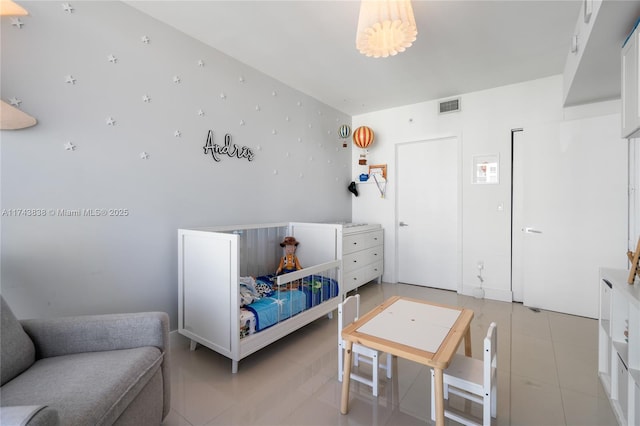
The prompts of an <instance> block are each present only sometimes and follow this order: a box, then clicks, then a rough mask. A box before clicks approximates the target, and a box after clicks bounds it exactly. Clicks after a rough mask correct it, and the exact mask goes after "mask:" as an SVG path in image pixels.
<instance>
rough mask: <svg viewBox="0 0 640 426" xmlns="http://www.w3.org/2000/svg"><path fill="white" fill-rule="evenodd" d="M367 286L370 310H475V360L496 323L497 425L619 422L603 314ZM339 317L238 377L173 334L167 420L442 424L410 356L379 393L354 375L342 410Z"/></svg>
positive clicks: (257, 358) (249, 362) (267, 351)
mask: <svg viewBox="0 0 640 426" xmlns="http://www.w3.org/2000/svg"><path fill="white" fill-rule="evenodd" d="M359 292H360V294H361V309H362V312H366V311H368V310H370V309H371V308H373V307H374V306H376V305H377V304H379V303H382V302H383V301H384V300H385V299H387V298H388V297H390V296H393V295H402V296H409V297H414V298H418V299H425V300H430V301H434V302H441V303H445V304H449V305H458V306H464V307H468V308H471V309H473V310H474V312H475V317H474V319H473V322H472V331H471V334H472V339H471V340H472V350H473V354H474V356H476V357H480V356H481V354H482V339H483V337H484V336H485V335H486V331H487V328H488V327H489V324H490V323H491V322H492V321H495V322H496V323H497V324H498V416H497V419H494V421H493V423H492V424H494V425H536V426H555V425H581V426H582V425H597V426H604V425H616V424H617V422H616V419H615V416H614V414H613V412H612V410H611V407H610V405H609V402H608V400H607V399H606V396H605V394H604V391H603V389H602V386H601V384H600V381H599V379H598V375H597V367H598V360H597V352H598V351H597V349H598V335H597V321H596V320H593V319H587V318H582V317H576V316H571V315H565V314H560V313H555V312H547V311H541V312H534V311H532V310H530V309H528V308H526V307H524V306H522V304H518V303H505V302H497V301H492V300H483V299H475V298H473V297H468V296H462V295H458V294H456V293H454V292H450V291H442V290H435V289H431V288H423V287H419V286H412V285H404V284H387V283H383V284H376V283H370V284H368V285H366V286H363V287H361V288H360V289H359ZM336 317H337V314H334V315H333V318H332V319H328V318H327V317H323V318H321V319H319V320H316V321H315V322H313V323H311V324H309V325H308V326H306V327H304V328H302V329H300V330H298V331H297V332H295V333H293V334H291V335H289V336H287V337H285V338H283V339H281V340H280V341H278V342H275V343H273V344H272V345H270V346H268V347H266V348H264V349H262V350H260V351H259V352H257V353H255V354H253V355H251V356H249V357H247V358H245V359H244V360H242V361H240V366H239V371H238V373H237V374H232V373H231V361H230V360H229V359H227V358H225V357H223V356H222V355H219V354H217V353H216V352H213V351H211V350H209V349H207V348H205V347H202V346H198V349H197V350H195V351H193V352H192V351H190V350H189V341H188V340H187V339H185V338H184V337H182V336H179V335H176V336H173V337H174V338H173V342H174V343H175V344H174V345H173V347H172V350H171V368H172V372H171V378H172V383H171V385H172V401H171V412H170V414H169V416H168V417H167V419H166V420H165V422H164V425H165V426H173V425H197V426H200V425H296V426H300V425H345V426H346V425H363V426H369V425H388V426H396V425H425V424H433V423H432V422H431V419H430V417H431V415H430V412H431V411H430V392H431V391H430V372H429V370H428V368H427V367H424V366H421V365H419V364H416V363H413V362H410V361H406V360H402V359H399V360H398V374H397V377H394V378H392V379H387V378H386V377H385V375H384V374H381V382H380V396H379V397H378V398H374V397H373V396H372V394H371V388H369V387H367V386H365V385H362V384H360V383H357V382H354V381H352V382H351V393H350V410H349V413H348V414H347V415H341V414H340V394H341V384H340V383H339V382H338V372H337V366H338V352H337V332H338V331H337V318H336ZM460 350H461V351H462V350H463V348H461V349H460ZM360 368H363V369H365V368H367V367H366V364H361V367H360ZM369 368H370V367H369ZM456 398H457V397H455V396H451V398H450V400H449V402H448V405H449V406H451V407H454V408H459V409H463V410H465V411H466V412H467V413H471V414H472V415H476V416H480V415H481V411H480V407H479V406H478V405H475V404H471V405H470V404H469V403H467V404H466V405H465V402H463V400H461V399H456ZM447 422H448V423H450V424H456V423H455V422H449V420H447Z"/></svg>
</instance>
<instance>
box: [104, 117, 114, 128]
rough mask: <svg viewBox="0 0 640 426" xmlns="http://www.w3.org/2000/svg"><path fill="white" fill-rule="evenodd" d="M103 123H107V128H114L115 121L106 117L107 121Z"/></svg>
mask: <svg viewBox="0 0 640 426" xmlns="http://www.w3.org/2000/svg"><path fill="white" fill-rule="evenodd" d="M105 121H106V123H107V126H115V125H116V120H114V119H113V117H107V119H106V120H105Z"/></svg>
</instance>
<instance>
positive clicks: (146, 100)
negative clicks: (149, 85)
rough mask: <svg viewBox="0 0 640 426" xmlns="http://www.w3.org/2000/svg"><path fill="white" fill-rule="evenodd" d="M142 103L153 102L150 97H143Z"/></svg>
mask: <svg viewBox="0 0 640 426" xmlns="http://www.w3.org/2000/svg"><path fill="white" fill-rule="evenodd" d="M142 102H145V103H149V102H151V98H150V97H149V95H144V96H142Z"/></svg>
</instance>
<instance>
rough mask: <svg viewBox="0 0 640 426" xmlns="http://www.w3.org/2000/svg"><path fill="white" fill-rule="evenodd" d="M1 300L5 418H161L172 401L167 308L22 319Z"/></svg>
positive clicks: (1, 419) (103, 421) (0, 412)
mask: <svg viewBox="0 0 640 426" xmlns="http://www.w3.org/2000/svg"><path fill="white" fill-rule="evenodd" d="M0 299H1V305H0V316H1V317H2V328H1V330H0V332H1V334H0V339H1V340H0V349H1V354H0V356H1V358H0V373H1V374H0V376H1V377H0V379H1V386H2V387H1V388H0V424H2V425H3V426H8V425H12V424H17V425H19V424H28V425H56V424H60V425H64V426H67V425H70V426H71V425H82V426H85V425H111V424H118V425H159V424H160V423H162V420H163V419H164V417H165V416H166V415H167V414H168V413H169V406H170V378H169V362H168V361H169V360H168V350H169V340H168V336H169V334H168V333H169V319H168V316H167V314H165V313H161V312H149V313H136V314H114V315H91V316H77V317H66V318H54V319H47V320H21V321H18V320H17V319H16V317H15V316H14V315H13V313H12V312H11V309H10V308H9V306H8V305H7V303H6V302H5V300H4V298H3V297H1V296H0Z"/></svg>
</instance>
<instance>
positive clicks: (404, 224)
mask: <svg viewBox="0 0 640 426" xmlns="http://www.w3.org/2000/svg"><path fill="white" fill-rule="evenodd" d="M399 225H400V226H409V224H408V223H404V222H402V221H400V223H399Z"/></svg>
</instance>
